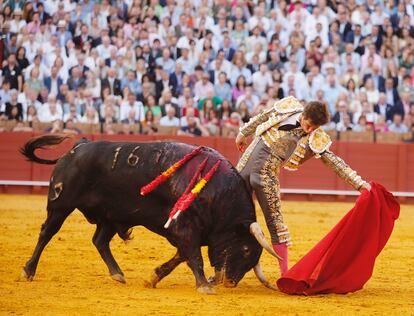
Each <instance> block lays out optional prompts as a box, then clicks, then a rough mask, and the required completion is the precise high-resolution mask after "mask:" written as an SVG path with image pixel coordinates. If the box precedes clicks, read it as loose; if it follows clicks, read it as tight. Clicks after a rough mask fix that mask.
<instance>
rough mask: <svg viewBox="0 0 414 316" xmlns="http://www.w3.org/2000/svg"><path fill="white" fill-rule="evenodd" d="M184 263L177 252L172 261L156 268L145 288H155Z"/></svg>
mask: <svg viewBox="0 0 414 316" xmlns="http://www.w3.org/2000/svg"><path fill="white" fill-rule="evenodd" d="M183 261H185V260H184V258H182V257H181V255H180V253H179V252H178V251H177V253H176V254H175V256H174V257H173V258H172V259H170V260H168V261H167V262H166V263H163V264H162V265H160V266H158V267H157V268H155V270H154V271H153V273H152V275H151V278H150V281H145V283H144V285H145V287H149V288H155V287H156V286H157V284H158V282H160V281H161V280H162V279H163V278H165V277H166V276H167V275H169V274H170V273H171V272H172V271H173V270H174V269H175V268H176V267H177V266H178V265H179V264H180V263H181V262H183Z"/></svg>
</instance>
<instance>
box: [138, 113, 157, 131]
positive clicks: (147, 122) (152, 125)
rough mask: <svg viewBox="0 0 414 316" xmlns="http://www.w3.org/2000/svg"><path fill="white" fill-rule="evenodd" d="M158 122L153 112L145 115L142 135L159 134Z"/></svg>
mask: <svg viewBox="0 0 414 316" xmlns="http://www.w3.org/2000/svg"><path fill="white" fill-rule="evenodd" d="M157 125H158V124H157V121H156V120H155V117H154V114H153V113H152V111H151V110H149V111H147V112H146V113H145V119H144V121H142V133H143V134H146V135H152V134H155V133H156V132H158V127H157Z"/></svg>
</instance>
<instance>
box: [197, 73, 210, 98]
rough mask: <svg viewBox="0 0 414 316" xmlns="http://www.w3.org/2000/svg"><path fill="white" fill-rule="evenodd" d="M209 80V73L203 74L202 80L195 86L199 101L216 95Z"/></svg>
mask: <svg viewBox="0 0 414 316" xmlns="http://www.w3.org/2000/svg"><path fill="white" fill-rule="evenodd" d="M209 80H210V76H209V75H208V73H203V75H202V78H201V80H199V81H197V82H196V84H195V85H194V96H195V98H196V99H197V100H201V99H203V98H205V97H207V95H208V94H211V95H214V86H213V84H212V83H211V82H210V81H209Z"/></svg>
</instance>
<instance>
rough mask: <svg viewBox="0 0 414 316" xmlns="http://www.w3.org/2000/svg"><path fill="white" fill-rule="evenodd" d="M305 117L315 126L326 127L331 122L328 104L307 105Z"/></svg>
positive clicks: (315, 103) (311, 103)
mask: <svg viewBox="0 0 414 316" xmlns="http://www.w3.org/2000/svg"><path fill="white" fill-rule="evenodd" d="M303 116H304V117H305V118H306V119H308V120H310V121H311V122H312V123H313V124H315V125H325V124H326V123H328V122H329V120H330V115H329V111H328V107H327V106H326V103H322V102H319V101H310V102H308V103H307V104H306V105H305V108H304V110H303Z"/></svg>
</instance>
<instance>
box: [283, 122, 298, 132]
mask: <svg viewBox="0 0 414 316" xmlns="http://www.w3.org/2000/svg"><path fill="white" fill-rule="evenodd" d="M298 127H300V123H299V122H298V121H296V124H285V125H282V126H280V127H279V128H278V130H279V131H290V130H292V129H295V128H298Z"/></svg>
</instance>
